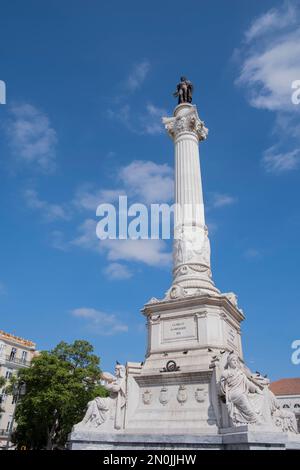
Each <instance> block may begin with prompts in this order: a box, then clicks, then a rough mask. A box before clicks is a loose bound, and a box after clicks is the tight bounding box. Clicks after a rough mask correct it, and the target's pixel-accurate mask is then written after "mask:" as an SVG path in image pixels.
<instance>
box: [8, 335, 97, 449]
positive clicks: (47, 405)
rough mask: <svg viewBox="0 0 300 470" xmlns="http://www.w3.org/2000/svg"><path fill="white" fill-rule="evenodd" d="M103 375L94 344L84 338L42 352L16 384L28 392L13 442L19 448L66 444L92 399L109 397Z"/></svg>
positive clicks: (18, 414) (20, 404) (18, 412)
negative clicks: (103, 383)
mask: <svg viewBox="0 0 300 470" xmlns="http://www.w3.org/2000/svg"><path fill="white" fill-rule="evenodd" d="M100 374H101V371H100V368H99V358H98V357H97V356H96V355H94V354H93V346H92V345H91V344H89V343H88V342H87V341H81V340H78V341H75V342H74V343H73V344H67V343H65V342H61V343H59V344H58V345H57V346H56V348H55V349H53V350H52V351H42V352H41V353H40V354H39V355H38V356H37V357H35V358H34V359H33V361H32V365H31V367H30V368H28V369H22V370H20V371H19V373H18V377H17V384H16V383H15V384H14V387H16V386H19V387H20V386H21V385H22V384H25V390H26V393H25V395H24V396H23V397H22V398H21V399H20V400H19V402H18V405H17V409H16V415H15V418H16V422H17V429H16V431H15V432H14V435H13V442H14V443H15V444H16V445H17V447H18V448H20V447H22V446H26V448H27V449H55V448H62V447H64V445H65V443H66V441H67V437H68V434H69V432H70V431H71V429H72V426H73V425H74V424H76V423H77V422H79V421H81V419H82V418H83V416H84V412H85V409H86V405H87V403H88V401H90V400H91V399H93V398H95V397H96V396H106V391H105V389H104V388H103V387H101V385H99V383H98V381H99V378H100Z"/></svg>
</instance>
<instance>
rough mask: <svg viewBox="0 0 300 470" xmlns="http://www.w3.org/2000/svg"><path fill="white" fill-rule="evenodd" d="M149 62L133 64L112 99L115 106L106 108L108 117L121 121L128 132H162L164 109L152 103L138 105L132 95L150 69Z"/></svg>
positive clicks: (150, 133)
mask: <svg viewBox="0 0 300 470" xmlns="http://www.w3.org/2000/svg"><path fill="white" fill-rule="evenodd" d="M150 68H151V67H150V62H149V61H148V60H142V61H141V62H139V63H137V64H135V66H134V67H133V69H132V70H131V71H130V72H129V75H128V76H127V77H126V79H125V80H124V81H123V82H122V84H121V88H122V89H123V91H124V90H125V93H124V92H123V93H121V94H119V95H117V96H115V97H114V99H113V100H112V102H113V103H115V106H112V107H110V108H109V109H108V110H107V116H108V118H110V119H112V120H114V121H117V122H119V123H121V124H122V125H123V126H124V127H126V128H127V129H128V130H129V131H130V132H133V133H135V134H139V135H157V134H161V133H162V132H163V126H162V122H161V118H162V116H163V115H165V114H166V110H165V109H163V108H161V107H159V106H156V105H155V104H153V103H146V104H143V105H142V106H138V105H137V104H136V102H135V101H133V99H132V95H133V94H134V93H136V92H137V90H138V89H140V88H141V87H142V85H143V83H144V81H145V80H146V78H147V76H148V74H149V71H150Z"/></svg>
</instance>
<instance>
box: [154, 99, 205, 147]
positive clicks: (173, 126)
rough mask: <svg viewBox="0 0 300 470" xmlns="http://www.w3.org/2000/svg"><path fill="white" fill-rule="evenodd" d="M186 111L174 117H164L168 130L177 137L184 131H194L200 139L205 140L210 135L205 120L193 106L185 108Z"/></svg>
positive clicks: (173, 137) (173, 136)
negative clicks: (202, 119)
mask: <svg viewBox="0 0 300 470" xmlns="http://www.w3.org/2000/svg"><path fill="white" fill-rule="evenodd" d="M184 111H185V112H184V113H178V114H177V115H176V110H175V116H174V117H171V118H169V117H164V118H163V119H162V121H163V124H164V126H165V129H166V131H167V132H168V134H169V135H170V137H172V139H176V138H177V137H178V136H179V135H180V134H183V133H187V132H188V133H194V134H195V135H196V136H197V138H198V140H199V141H200V140H205V139H206V138H207V135H208V129H207V127H205V125H204V122H203V121H201V119H200V118H199V116H198V113H197V109H196V108H195V107H194V106H193V107H192V109H189V110H184Z"/></svg>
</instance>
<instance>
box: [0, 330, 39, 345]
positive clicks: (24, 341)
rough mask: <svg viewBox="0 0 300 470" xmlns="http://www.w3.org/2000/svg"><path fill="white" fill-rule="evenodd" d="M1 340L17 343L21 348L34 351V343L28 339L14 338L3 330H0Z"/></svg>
mask: <svg viewBox="0 0 300 470" xmlns="http://www.w3.org/2000/svg"><path fill="white" fill-rule="evenodd" d="M1 339H2V340H7V341H12V342H14V343H18V344H20V345H22V346H26V347H27V348H32V349H35V346H36V344H35V343H33V342H32V341H29V340H28V339H24V338H20V337H19V336H14V335H12V334H10V333H6V332H5V331H3V330H0V340H1Z"/></svg>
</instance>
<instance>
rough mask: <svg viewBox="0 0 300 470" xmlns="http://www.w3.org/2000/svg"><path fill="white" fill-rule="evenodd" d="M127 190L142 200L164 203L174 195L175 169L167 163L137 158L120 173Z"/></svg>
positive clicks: (150, 202)
mask: <svg viewBox="0 0 300 470" xmlns="http://www.w3.org/2000/svg"><path fill="white" fill-rule="evenodd" d="M119 176H120V179H121V180H122V182H123V184H124V186H125V188H126V190H127V192H128V193H129V195H131V196H135V197H138V198H140V199H141V202H146V203H149V204H152V203H156V202H158V203H162V202H168V201H170V200H171V199H172V197H173V191H174V190H173V187H174V182H173V170H172V168H171V167H170V166H168V165H167V164H162V165H160V164H157V163H154V162H152V161H145V160H135V161H133V162H131V163H130V164H129V165H127V166H125V167H123V168H121V170H120V173H119Z"/></svg>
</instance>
